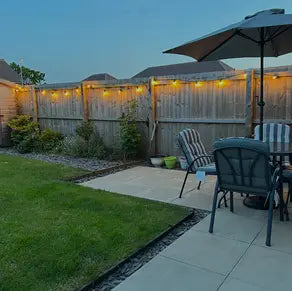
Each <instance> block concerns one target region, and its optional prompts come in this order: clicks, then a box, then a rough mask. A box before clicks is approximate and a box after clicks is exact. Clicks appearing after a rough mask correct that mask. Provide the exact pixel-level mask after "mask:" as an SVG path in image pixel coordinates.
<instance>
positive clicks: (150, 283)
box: [114, 256, 224, 291]
mask: <svg viewBox="0 0 292 291" xmlns="http://www.w3.org/2000/svg"><path fill="white" fill-rule="evenodd" d="M223 280H224V276H222V275H220V274H217V273H214V272H210V271H206V270H202V269H200V268H197V267H194V266H190V265H188V264H184V263H181V262H177V261H174V260H171V259H168V258H165V257H161V256H157V257H155V258H154V259H153V260H152V261H150V262H149V263H148V264H146V265H144V266H143V267H142V268H141V269H140V270H138V271H137V272H136V273H134V274H133V275H132V276H130V277H129V278H128V279H127V280H125V281H124V282H122V283H121V284H120V285H118V286H117V287H116V288H115V289H114V290H116V291H150V290H151V291H178V290H183V291H194V290H200V291H216V290H217V289H218V287H219V286H220V284H221V283H222V282H223Z"/></svg>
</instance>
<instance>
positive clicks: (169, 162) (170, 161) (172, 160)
mask: <svg viewBox="0 0 292 291" xmlns="http://www.w3.org/2000/svg"><path fill="white" fill-rule="evenodd" d="M164 162H165V165H166V168H167V169H173V168H174V167H175V166H176V157H174V156H170V157H166V158H164Z"/></svg>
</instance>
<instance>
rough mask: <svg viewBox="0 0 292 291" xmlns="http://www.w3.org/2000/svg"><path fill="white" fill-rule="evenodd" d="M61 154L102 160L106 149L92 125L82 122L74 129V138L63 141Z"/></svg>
mask: <svg viewBox="0 0 292 291" xmlns="http://www.w3.org/2000/svg"><path fill="white" fill-rule="evenodd" d="M63 153H64V154H67V155H70V156H74V157H81V158H97V159H104V158H105V156H106V149H105V146H104V144H103V141H102V139H101V138H100V136H99V135H98V134H97V132H95V130H94V128H93V126H92V124H91V123H90V122H83V123H82V124H81V125H79V126H78V127H77V128H76V136H75V137H66V138H65V139H64V141H63Z"/></svg>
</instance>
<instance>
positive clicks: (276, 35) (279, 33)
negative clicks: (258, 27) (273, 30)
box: [267, 25, 292, 41]
mask: <svg viewBox="0 0 292 291" xmlns="http://www.w3.org/2000/svg"><path fill="white" fill-rule="evenodd" d="M291 27H292V26H291V25H290V26H287V27H286V28H285V29H283V30H282V31H280V32H278V33H277V34H274V35H272V37H271V38H269V39H267V41H271V40H273V39H275V38H276V37H278V36H279V35H281V34H282V33H284V32H286V31H287V30H288V29H290V28H291Z"/></svg>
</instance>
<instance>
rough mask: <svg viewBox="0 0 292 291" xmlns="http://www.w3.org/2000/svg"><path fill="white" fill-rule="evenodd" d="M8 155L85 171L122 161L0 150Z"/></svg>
mask: <svg viewBox="0 0 292 291" xmlns="http://www.w3.org/2000/svg"><path fill="white" fill-rule="evenodd" d="M1 153H2V154H8V155H13V156H21V157H24V158H28V159H35V160H40V161H44V162H49V163H55V164H62V165H65V166H70V167H73V168H80V169H83V170H87V171H97V170H101V169H106V168H109V167H114V166H119V165H122V164H123V162H122V161H107V160H98V159H94V158H88V159H85V158H74V157H70V156H61V155H55V154H40V153H27V154H20V153H18V152H17V151H15V150H14V149H12V148H0V154H1Z"/></svg>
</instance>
